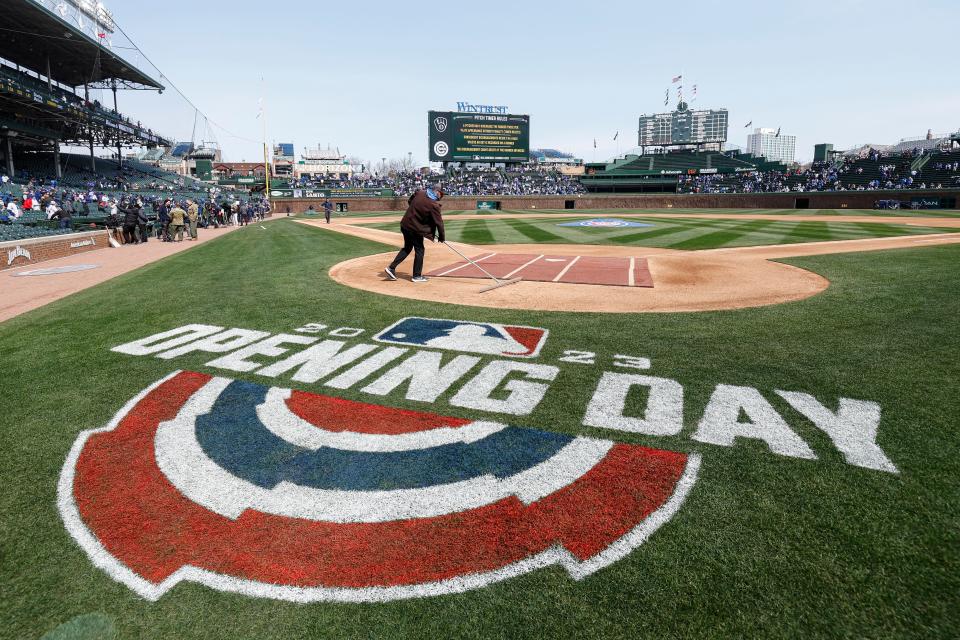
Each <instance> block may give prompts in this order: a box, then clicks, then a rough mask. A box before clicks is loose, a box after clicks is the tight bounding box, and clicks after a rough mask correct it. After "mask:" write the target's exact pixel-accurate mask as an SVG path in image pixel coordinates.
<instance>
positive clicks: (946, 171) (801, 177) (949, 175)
mask: <svg viewBox="0 0 960 640" xmlns="http://www.w3.org/2000/svg"><path fill="white" fill-rule="evenodd" d="M923 153H924V151H923V150H920V151H919V152H914V151H913V150H908V151H904V152H902V153H899V154H896V155H894V156H884V155H882V154H880V153H879V152H877V151H876V150H873V149H871V150H870V151H869V153H867V154H864V156H863V157H850V158H843V159H841V160H838V161H835V162H814V163H812V164H811V165H810V166H809V167H808V168H806V169H793V170H767V171H748V172H741V173H737V174H712V175H692V176H691V175H688V176H681V177H680V178H679V179H678V191H679V192H681V193H778V192H779V193H786V192H806V191H876V190H898V189H945V188H956V187H958V186H960V172H958V168H960V160H953V158H954V157H960V152H955V151H954V152H934V153H933V154H932V155H931V158H930V160H929V161H928V162H927V163H926V165H916V164H915V160H916V159H917V158H918V157H920V156H922V155H923ZM915 167H916V168H915Z"/></svg>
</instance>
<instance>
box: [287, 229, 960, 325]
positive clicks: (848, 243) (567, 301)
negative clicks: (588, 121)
mask: <svg viewBox="0 0 960 640" xmlns="http://www.w3.org/2000/svg"><path fill="white" fill-rule="evenodd" d="M523 215H524V216H525V215H527V214H523ZM550 215H551V216H563V215H565V214H550ZM582 215H583V214H571V215H570V216H567V217H582ZM627 215H632V214H625V216H624V217H626V216H627ZM678 215H681V214H662V215H661V216H650V215H649V214H642V215H636V216H633V217H643V216H646V217H674V216H678ZM511 217H520V216H516V215H508V214H494V215H478V216H473V215H461V216H456V219H458V220H459V219H470V218H484V219H487V218H511ZM618 217H620V216H618ZM683 217H689V218H718V217H734V218H743V217H745V216H743V215H735V216H734V215H729V216H724V215H684V216H683ZM746 217H754V216H749V214H748V215H747V216H746ZM755 217H756V218H757V219H774V220H794V221H803V220H806V219H810V220H815V221H822V220H830V221H835V222H896V223H901V224H919V225H923V226H928V225H933V224H934V223H935V226H940V227H949V228H953V227H960V220H950V219H942V218H933V219H931V218H894V217H890V218H887V217H884V218H875V217H869V216H830V217H829V218H827V217H825V216H775V215H758V216H755ZM398 219H399V216H384V217H382V218H381V217H376V218H362V219H341V220H336V221H335V222H334V223H333V224H330V225H327V224H324V223H322V222H318V221H313V220H301V221H299V222H300V223H301V224H305V225H308V226H315V227H319V228H322V229H328V230H330V231H335V232H338V233H345V234H348V235H352V236H357V237H360V238H365V239H367V240H372V241H375V242H379V243H383V244H387V245H391V250H390V251H388V252H385V253H378V254H375V255H371V256H364V257H362V258H355V259H353V260H347V261H345V262H341V263H340V264H337V265H335V266H334V267H333V268H332V269H330V276H331V277H332V278H333V279H334V280H336V281H337V282H340V283H341V284H345V285H347V286H351V287H355V288H357V289H362V290H365V291H372V292H375V293H382V294H384V295H390V296H396V297H401V298H412V299H417V300H429V301H433V302H447V303H450V304H459V305H469V306H476V307H493V308H506V309H537V310H543V311H580V312H602V313H640V312H678V311H714V310H723V309H742V308H747V307H759V306H764V305H772V304H779V303H783V302H792V301H795V300H803V299H805V298H809V297H811V296H813V295H816V294H817V293H820V292H821V291H823V290H824V289H826V288H827V287H828V286H829V285H830V282H829V281H828V280H827V279H826V278H823V277H822V276H820V275H818V274H816V273H812V272H810V271H807V270H805V269H800V268H798V267H794V266H791V265H787V264H782V263H778V262H771V260H775V259H778V258H790V257H797V256H809V255H821V254H833V253H848V252H857V251H880V250H884V249H897V248H904V247H923V246H931V245H936V244H952V243H960V234H953V233H945V234H930V235H913V236H904V237H897V238H874V239H865V240H842V241H830V242H810V243H798V244H786V245H774V246H758V247H737V248H729V249H712V250H704V251H678V250H674V249H654V248H646V247H622V246H605V245H563V244H550V245H540V244H507V245H483V246H472V245H467V244H462V243H451V244H453V245H454V246H455V247H456V248H457V249H459V250H460V251H462V252H464V253H465V254H467V255H478V254H481V253H483V252H490V251H496V252H502V253H536V254H539V253H542V252H543V250H544V247H545V246H546V247H548V248H549V250H550V253H551V254H556V255H572V256H575V255H585V256H610V257H637V258H646V260H647V262H648V264H649V267H650V272H651V274H652V275H653V282H654V288H652V289H646V288H623V287H618V288H616V289H614V288H612V287H606V286H602V285H583V284H565V283H552V282H551V283H544V282H519V283H517V284H514V285H511V286H509V287H503V288H501V289H495V290H493V291H489V292H487V293H480V289H482V288H483V287H484V286H486V285H487V283H478V281H477V280H473V279H468V278H451V277H443V278H432V279H431V280H430V282H429V283H426V284H414V283H413V282H410V281H409V277H410V276H409V269H410V262H411V261H412V258H408V261H407V263H405V264H404V265H402V266H401V271H402V272H403V273H402V274H398V275H401V280H399V281H397V282H393V281H390V280H388V279H387V278H386V276H385V275H384V273H383V268H384V267H385V266H386V265H387V264H389V262H390V260H391V259H392V258H393V256H394V255H395V252H396V247H399V246H400V245H401V244H402V236H401V235H400V234H399V233H395V232H392V231H384V230H382V229H372V228H369V227H367V226H366V225H369V224H374V223H377V222H387V221H395V220H398ZM452 257H456V256H455V255H454V254H453V252H452V251H447V250H446V249H445V248H444V247H443V246H440V245H430V247H429V248H428V250H427V256H426V261H425V263H424V264H425V266H424V270H425V272H429V271H431V270H433V269H438V268H440V267H442V266H444V265H446V264H448V263H450V262H451V258H452Z"/></svg>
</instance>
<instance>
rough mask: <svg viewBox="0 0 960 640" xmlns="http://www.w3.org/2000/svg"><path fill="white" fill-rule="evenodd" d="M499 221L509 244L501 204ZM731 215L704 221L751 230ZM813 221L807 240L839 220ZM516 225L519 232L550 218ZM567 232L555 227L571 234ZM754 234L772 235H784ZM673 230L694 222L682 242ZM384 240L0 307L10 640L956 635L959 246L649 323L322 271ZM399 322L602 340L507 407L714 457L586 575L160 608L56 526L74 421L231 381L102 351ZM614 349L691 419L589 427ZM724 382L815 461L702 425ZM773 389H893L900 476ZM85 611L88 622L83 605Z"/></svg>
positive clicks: (890, 417)
mask: <svg viewBox="0 0 960 640" xmlns="http://www.w3.org/2000/svg"><path fill="white" fill-rule="evenodd" d="M484 222H485V223H486V231H487V232H488V233H494V235H496V229H498V228H495V227H494V225H493V224H492V222H493V221H484ZM531 224H532V225H533V226H534V228H537V226H538V225H537V224H536V223H534V222H531ZM740 224H744V222H743V221H739V222H735V223H734V226H732V227H724V226H716V227H711V228H710V230H709V231H708V232H707V233H716V234H720V233H734V232H736V233H741V232H744V229H739V230H736V231H735V227H736V225H740ZM777 224H779V223H777ZM793 224H797V223H793ZM818 224H820V223H818ZM799 228H801V229H804V230H806V229H809V233H810V234H812V235H816V234H818V233H820V232H822V230H823V229H824V228H823V227H815V228H807V227H799ZM477 229H479V228H477ZM522 229H523V230H520V231H518V230H516V229H515V228H514V229H510V233H517V234H519V235H523V234H524V232H526V233H528V234H529V233H535V232H534V231H532V230H531V229H529V228H526V227H523V228H522ZM557 229H558V228H556V227H547V230H549V232H550V233H553V234H556V235H560V234H561V233H563V232H561V231H558V230H557ZM559 229H563V228H559ZM827 229H833V227H832V225H831V226H829V227H827ZM818 230H819V231H818ZM746 231H747V232H748V233H750V232H752V233H755V234H759V233H764V234H770V235H773V232H772V230H771V227H770V226H767V227H762V228H753V229H752V231H751V230H750V229H747V230H746ZM853 231H854V230H851V233H852V232H853ZM474 233H478V234H479V233H482V232H481V231H479V230H475V231H474ZM777 233H783V231H782V230H778V231H777ZM524 237H526V236H524ZM690 237H691V238H692V236H690ZM661 238H662V239H663V240H664V241H667V240H668V239H669V238H668V237H664V236H661ZM530 240H531V238H527V241H530ZM681 240H682V232H678V233H677V234H676V235H675V237H674V238H672V239H671V241H672V242H677V241H681ZM428 250H429V249H428ZM380 251H383V246H382V245H378V244H374V243H370V242H367V241H364V240H362V239H358V238H354V237H349V236H344V235H340V234H335V233H330V232H327V231H325V230H317V229H312V228H308V227H305V226H303V225H298V224H294V223H292V222H288V221H279V222H276V223H272V224H270V225H268V229H267V231H266V232H265V231H263V230H261V229H259V228H258V227H251V228H247V229H241V230H238V231H236V232H234V233H231V234H229V235H228V236H225V237H223V238H222V239H218V240H216V241H214V242H211V243H208V244H204V245H200V246H198V247H196V248H194V249H192V250H190V251H188V252H185V253H182V254H179V255H177V256H174V257H171V258H168V259H165V260H162V261H160V262H158V263H155V264H152V265H150V266H147V267H145V268H143V269H140V270H138V271H135V272H132V273H129V274H127V275H125V276H122V277H120V278H117V279H116V280H113V281H111V282H108V283H105V284H102V285H99V286H97V287H94V288H91V289H88V290H86V291H83V292H80V293H78V294H76V295H73V296H70V297H69V298H66V299H64V300H60V301H58V302H55V303H52V304H50V305H48V306H46V307H43V308H41V309H39V310H37V311H34V312H31V313H29V314H26V315H24V316H21V317H19V318H16V319H14V320H12V321H8V322H6V323H3V324H0V354H3V358H2V361H3V364H4V392H3V396H2V397H3V404H2V411H0V433H2V439H0V469H2V470H3V479H4V482H3V491H2V492H0V554H2V575H0V580H2V584H3V597H2V598H0V618H2V620H3V621H4V624H3V628H2V631H0V637H3V638H17V639H19V638H37V637H39V636H41V635H43V634H44V633H46V632H48V631H50V630H53V629H55V628H57V627H58V626H59V625H61V624H63V623H68V622H70V621H74V622H72V623H71V626H68V627H67V629H82V628H95V629H108V630H109V629H111V628H113V629H115V630H116V633H117V637H118V638H177V639H181V638H184V639H185V638H211V637H218V638H256V639H269V638H301V637H317V638H371V637H383V638H404V637H422V638H455V637H457V638H459V637H470V638H473V637H497V638H576V637H599V638H607V637H609V638H623V637H628V638H641V637H690V638H693V637H696V638H699V637H718V638H720V637H723V638H727V637H750V638H758V637H763V638H774V637H776V638H798V637H837V638H840V637H868V638H906V637H912V638H946V637H952V636H955V634H956V630H957V629H958V628H960V607H958V600H957V594H958V593H960V480H958V479H960V436H958V433H957V416H958V415H960V399H958V393H957V381H958V380H960V365H958V363H960V333H958V332H957V330H956V329H957V327H956V322H955V320H956V318H957V317H960V285H958V283H957V279H956V264H957V261H958V260H960V247H958V246H943V247H923V248H917V249H909V250H899V251H888V252H882V253H872V252H871V253H861V254H842V255H835V256H817V257H809V258H803V259H792V260H790V261H789V262H790V264H794V265H797V266H800V267H803V268H806V269H811V270H813V271H815V272H817V273H820V274H822V275H823V276H825V277H827V278H828V279H830V281H831V282H832V285H831V286H830V288H828V289H827V290H826V291H825V292H823V293H822V294H820V295H818V296H815V297H813V298H810V299H808V300H805V301H802V302H797V303H791V304H784V305H777V306H771V307H764V308H757V309H746V310H740V311H730V312H715V313H687V314H638V315H607V314H572V313H571V314H567V313H546V312H524V311H516V310H506V309H477V308H468V307H461V306H456V305H454V304H434V303H426V302H410V301H405V300H402V299H399V298H393V297H387V296H379V295H374V294H370V293H366V292H362V291H358V290H355V289H351V288H347V287H343V286H340V285H337V284H335V283H334V282H332V281H331V280H330V279H329V278H328V277H327V275H326V273H327V271H328V269H329V268H330V267H331V266H332V265H334V264H336V263H338V262H340V261H342V260H345V259H347V258H351V257H355V256H359V255H364V254H367V253H371V252H380ZM451 302H454V301H451ZM407 315H423V316H428V317H441V318H460V319H468V320H485V321H496V322H504V323H514V324H524V325H533V326H541V327H546V328H548V329H550V332H551V333H550V338H549V341H548V343H547V346H546V348H545V351H544V353H543V354H542V355H541V358H540V361H542V362H547V363H555V362H556V361H557V358H558V357H559V356H560V355H561V353H562V351H563V350H565V349H581V350H589V351H594V352H597V353H598V357H599V360H598V362H597V364H596V365H560V366H561V374H560V376H559V377H558V378H557V380H556V382H555V383H554V384H553V386H552V387H551V389H550V391H549V392H548V394H547V396H546V398H545V399H544V402H543V403H541V405H540V406H539V407H538V408H537V410H536V411H535V412H534V413H533V414H532V415H530V416H526V417H523V418H518V419H516V420H515V421H514V423H516V424H517V425H518V426H529V427H537V428H542V429H547V430H555V431H558V432H563V433H568V434H586V435H593V436H599V437H605V438H610V439H615V440H618V441H623V442H630V443H637V444H642V445H646V446H651V447H658V448H663V449H670V450H676V451H686V452H694V451H696V452H701V453H702V454H703V468H702V472H701V477H700V480H699V482H698V483H697V485H696V486H695V487H694V490H693V492H692V493H691V495H690V497H689V499H688V500H687V502H686V503H685V505H684V506H683V508H682V509H681V510H680V512H679V513H678V514H677V516H676V517H675V518H674V519H673V520H671V521H670V522H669V523H668V524H667V525H666V526H664V527H663V528H662V529H661V530H660V531H658V532H657V533H656V534H655V535H654V536H653V537H652V538H651V539H650V540H649V541H647V542H646V543H645V544H644V545H642V546H641V547H639V548H638V549H636V550H635V551H634V552H633V553H631V554H630V555H629V556H628V557H626V558H624V559H623V560H621V561H619V562H617V563H615V564H614V565H612V566H610V567H609V568H607V569H604V570H602V571H600V572H598V573H596V574H594V575H592V576H590V577H589V578H587V579H585V580H583V581H580V582H576V581H573V580H571V579H570V578H569V576H568V575H567V574H566V572H564V571H563V570H561V569H558V568H556V567H553V568H549V569H545V570H539V571H534V572H532V573H529V574H526V575H524V576H521V577H519V578H516V579H512V580H508V581H505V582H502V583H499V584H496V585H492V586H490V587H487V588H484V589H480V590H477V591H471V592H467V593H464V594H461V595H454V596H443V597H438V598H431V599H421V600H410V601H401V602H393V603H388V604H381V605H370V604H368V605H344V604H312V605H295V604H289V603H284V602H276V601H271V600H258V599H248V598H245V597H241V596H238V595H233V594H229V593H223V592H218V591H214V590H212V589H209V588H206V587H202V586H198V585H195V584H181V585H179V586H177V587H176V588H174V589H173V590H172V591H171V592H169V593H168V594H166V595H165V596H163V597H162V598H161V599H160V600H159V601H157V602H154V603H150V602H147V601H145V600H142V599H140V598H139V597H137V596H136V595H135V594H133V593H132V592H131V591H130V590H128V589H127V588H126V587H125V586H123V585H121V584H119V583H116V582H114V581H113V580H111V579H110V578H109V577H108V576H107V575H106V574H104V573H103V572H102V571H100V570H98V569H97V568H95V567H94V566H93V565H92V564H91V563H90V561H89V559H88V558H87V556H86V555H85V554H84V553H83V552H82V551H81V550H80V548H79V547H78V546H77V545H76V544H75V543H74V541H73V540H72V539H71V538H70V536H69V535H68V534H67V533H66V531H65V529H64V526H63V524H62V522H61V520H60V517H59V515H58V512H57V509H56V507H55V501H56V483H57V477H58V474H59V472H60V469H61V466H62V465H63V461H64V458H65V456H66V454H67V452H68V450H69V449H70V447H71V445H72V443H73V441H74V439H75V438H76V436H77V434H78V433H79V432H80V431H82V430H84V429H89V428H92V427H96V426H100V425H102V424H104V423H105V422H106V421H107V420H108V419H109V418H110V416H111V415H112V414H113V413H114V412H116V411H117V410H118V409H119V408H120V407H121V406H122V405H123V404H124V403H125V402H126V401H127V400H128V399H129V398H131V397H132V396H133V395H135V394H136V393H137V392H139V391H140V390H141V389H143V388H144V387H145V386H147V385H148V384H150V383H152V382H153V381H155V380H157V379H159V378H160V377H162V376H165V375H167V374H168V373H170V372H171V371H172V370H173V369H176V368H184V369H192V370H197V371H205V372H208V373H221V372H220V371H219V370H215V369H210V368H208V367H205V366H204V363H205V362H206V361H207V360H209V359H210V357H209V356H208V357H203V356H199V355H191V356H187V357H184V358H181V359H178V360H176V361H172V362H171V361H161V360H159V359H155V358H138V357H130V356H123V355H120V354H116V353H112V352H111V351H110V350H109V349H110V348H111V347H112V346H114V345H117V344H120V343H122V342H126V341H128V340H131V339H134V338H139V337H142V336H146V335H149V334H151V333H155V332H159V331H163V330H166V329H169V328H172V327H176V326H180V325H182V324H186V323H191V322H203V323H211V324H221V325H223V326H230V327H247V328H257V329H264V330H268V331H272V332H280V331H286V332H290V331H292V330H293V329H295V328H296V327H299V326H301V325H303V324H304V323H306V322H323V323H325V324H328V325H330V326H354V327H361V328H364V329H366V330H367V332H368V333H367V335H370V333H372V332H374V331H378V330H380V329H382V328H383V327H385V326H387V325H388V324H390V323H393V322H394V321H396V320H397V319H399V318H401V317H404V316H407ZM620 353H626V354H630V355H636V356H644V357H649V358H651V360H652V363H653V368H652V370H651V372H650V374H651V375H657V376H665V377H669V378H673V379H676V380H678V381H680V382H681V383H682V384H683V386H684V391H685V427H684V430H683V432H682V433H681V434H680V435H678V436H672V437H650V436H641V435H634V434H629V433H624V432H617V431H608V430H597V429H589V428H586V427H583V426H582V425H581V419H582V416H583V410H584V407H585V406H586V403H587V401H588V399H589V398H590V396H591V394H592V392H593V390H594V388H595V386H596V382H597V380H598V378H599V376H600V374H601V373H602V372H603V371H606V370H614V369H613V367H611V366H610V364H609V363H610V358H611V357H612V356H613V355H614V354H620ZM621 371H623V370H621ZM237 377H241V378H246V379H249V380H251V381H255V382H263V378H257V377H256V376H252V375H250V376H247V375H243V374H240V375H238V376H237ZM718 383H726V384H734V385H747V386H754V387H756V388H758V389H759V390H761V392H762V393H763V394H764V396H765V397H766V398H767V399H768V400H770V401H771V402H772V403H773V404H774V405H775V406H776V408H777V409H778V411H780V412H781V413H782V415H784V416H789V422H790V425H791V427H793V428H794V429H795V430H796V431H797V432H798V433H799V434H800V435H801V436H802V437H803V438H804V439H805V440H806V441H807V442H808V443H810V445H811V447H812V448H813V449H814V450H815V451H816V453H817V455H818V456H819V459H818V460H816V461H810V460H797V459H792V458H785V457H780V456H776V455H773V454H771V453H770V452H769V451H768V450H767V449H766V447H765V446H763V445H762V444H760V443H757V442H739V443H738V444H737V446H734V447H732V448H726V447H716V446H710V445H704V444H699V443H696V442H695V441H692V440H691V439H690V437H689V436H690V434H691V433H692V432H693V430H694V429H695V428H696V422H697V420H698V419H699V416H700V414H701V413H702V410H703V407H704V405H705V403H706V401H707V397H708V395H709V394H710V392H711V391H712V389H713V388H714V386H715V385H716V384H718ZM294 384H295V383H294ZM297 386H298V387H299V388H303V389H304V390H307V391H315V392H320V393H325V392H329V391H330V390H329V389H325V388H324V387H322V386H321V385H319V384H317V385H297ZM358 386H360V385H358ZM774 389H786V390H799V391H806V392H808V393H811V394H813V395H815V396H816V397H817V398H819V399H821V400H823V401H825V402H826V403H827V404H830V403H831V402H835V401H836V398H839V397H849V398H858V399H866V400H873V401H876V402H878V403H880V404H881V406H882V407H883V419H882V422H881V425H880V433H879V443H880V444H881V446H882V447H883V450H884V451H885V452H886V454H887V455H888V456H889V457H890V459H891V460H893V461H894V463H895V464H896V465H897V466H898V467H899V469H900V472H901V473H900V474H899V475H892V474H887V473H882V472H876V471H868V470H864V469H860V468H857V467H853V466H850V465H847V464H845V463H844V462H843V460H842V458H841V457H840V455H839V454H838V453H837V452H836V450H835V449H834V448H833V447H832V445H831V444H830V443H829V440H828V439H827V438H826V436H825V435H824V434H823V433H821V432H819V431H817V430H816V429H815V428H814V427H813V426H812V425H811V424H809V423H807V422H805V421H804V420H802V419H801V418H799V417H798V416H797V415H795V414H790V413H789V411H790V410H789V408H788V407H787V406H786V405H785V404H784V403H783V402H782V401H780V400H779V399H778V398H777V397H776V396H775V395H774V394H773V390H774ZM336 395H341V396H343V397H346V398H350V399H354V400H361V401H366V402H371V401H373V402H382V403H384V404H389V405H392V406H398V407H405V408H411V409H420V410H424V409H425V408H426V410H432V411H436V412H438V413H442V414H448V415H456V416H463V417H466V418H485V419H491V417H492V416H491V414H486V413H483V412H479V411H472V410H464V409H459V408H456V407H453V406H451V405H450V404H449V397H450V395H451V394H450V393H447V394H445V395H443V396H441V398H440V400H439V401H438V402H437V403H436V404H435V405H430V406H426V407H425V405H423V404H422V403H416V402H412V401H408V400H406V399H404V397H403V396H402V395H399V394H393V395H391V396H388V397H387V398H383V399H375V400H373V399H371V396H368V395H364V394H363V393H361V392H359V391H357V390H356V389H352V390H348V391H343V392H336ZM636 405H637V401H636V399H634V401H632V404H631V406H636ZM493 417H494V419H496V416H493ZM81 615H83V616H87V617H85V618H81V619H79V621H78V620H77V616H81ZM90 621H92V622H90ZM59 637H63V636H59ZM75 637H82V636H75Z"/></svg>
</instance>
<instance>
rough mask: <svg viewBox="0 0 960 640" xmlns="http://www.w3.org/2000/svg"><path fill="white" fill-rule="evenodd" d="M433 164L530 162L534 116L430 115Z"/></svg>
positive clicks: (428, 117)
mask: <svg viewBox="0 0 960 640" xmlns="http://www.w3.org/2000/svg"><path fill="white" fill-rule="evenodd" d="M427 126H428V131H429V135H428V140H429V147H430V148H429V156H430V161H431V162H526V161H527V160H528V158H529V155H530V116H518V115H510V114H493V113H490V114H482V113H458V112H456V111H430V112H429V113H428V114H427Z"/></svg>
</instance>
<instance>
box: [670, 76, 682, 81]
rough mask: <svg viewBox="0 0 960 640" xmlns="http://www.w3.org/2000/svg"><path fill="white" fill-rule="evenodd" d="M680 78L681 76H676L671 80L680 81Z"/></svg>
mask: <svg viewBox="0 0 960 640" xmlns="http://www.w3.org/2000/svg"><path fill="white" fill-rule="evenodd" d="M681 80H683V76H676V77H674V79H673V80H671V82H680V81H681Z"/></svg>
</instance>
